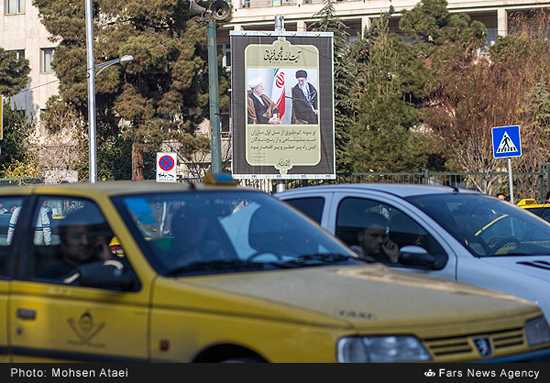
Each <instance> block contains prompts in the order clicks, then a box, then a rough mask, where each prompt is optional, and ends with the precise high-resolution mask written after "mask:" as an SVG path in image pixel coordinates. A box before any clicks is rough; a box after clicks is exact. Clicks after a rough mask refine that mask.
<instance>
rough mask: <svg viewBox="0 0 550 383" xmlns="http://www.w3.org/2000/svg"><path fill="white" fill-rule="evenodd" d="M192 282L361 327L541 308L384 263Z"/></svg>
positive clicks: (448, 320) (498, 315)
mask: <svg viewBox="0 0 550 383" xmlns="http://www.w3.org/2000/svg"><path fill="white" fill-rule="evenodd" d="M181 279H184V278H181ZM185 279H186V281H187V282H190V281H189V280H188V279H187V278H185ZM192 284H193V285H194V286H195V287H198V286H200V287H202V288H208V289H215V290H218V291H220V292H224V293H228V294H231V295H235V294H237V295H239V296H242V297H244V298H249V299H253V300H257V299H261V300H262V301H263V302H265V301H268V302H271V303H272V304H273V305H277V306H281V305H283V306H290V307H291V308H293V309H299V310H302V311H304V310H305V311H308V312H309V313H317V314H321V315H323V316H325V317H327V316H330V317H332V319H333V320H334V319H340V320H345V321H348V322H352V323H353V325H354V326H355V327H357V328H361V327H364V326H365V325H368V326H376V325H377V324H379V325H383V326H388V325H389V326H391V325H394V324H395V323H397V322H399V323H401V324H403V323H404V322H405V323H407V324H410V325H411V326H412V325H430V324H435V323H439V324H441V323H446V324H449V325H451V324H456V323H462V324H464V323H465V322H472V321H487V320H489V319H491V318H492V320H496V319H497V318H498V319H502V318H503V316H508V315H510V314H525V313H526V312H530V313H534V312H540V311H539V309H538V307H536V306H535V305H534V304H532V303H528V301H526V300H523V299H521V298H516V297H512V296H510V295H506V294H503V293H500V292H496V291H493V290H486V289H482V288H479V287H474V286H470V285H466V284H461V283H456V282H452V281H447V280H443V279H438V278H431V277H419V276H416V275H412V274H410V273H408V272H400V271H396V270H391V269H389V268H388V267H386V266H384V265H382V264H374V265H363V266H341V267H327V266H325V267H309V268H301V269H295V270H283V271H270V272H262V273H236V274H231V275H228V274H223V275H216V276H207V277H193V278H192ZM236 310H237V309H236ZM521 325H522V324H521Z"/></svg>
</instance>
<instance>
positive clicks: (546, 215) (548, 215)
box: [541, 208, 550, 222]
mask: <svg viewBox="0 0 550 383" xmlns="http://www.w3.org/2000/svg"><path fill="white" fill-rule="evenodd" d="M541 218H542V219H544V220H546V221H548V222H550V209H548V208H546V209H544V211H543V212H542V215H541Z"/></svg>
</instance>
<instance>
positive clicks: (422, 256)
mask: <svg viewBox="0 0 550 383" xmlns="http://www.w3.org/2000/svg"><path fill="white" fill-rule="evenodd" d="M398 262H399V263H400V264H401V265H403V266H410V267H417V268H420V269H430V268H432V267H433V266H434V264H435V257H434V256H433V255H431V254H429V253H428V252H427V251H426V249H424V248H422V247H420V246H416V245H410V246H403V247H402V248H401V249H400V250H399V258H398Z"/></svg>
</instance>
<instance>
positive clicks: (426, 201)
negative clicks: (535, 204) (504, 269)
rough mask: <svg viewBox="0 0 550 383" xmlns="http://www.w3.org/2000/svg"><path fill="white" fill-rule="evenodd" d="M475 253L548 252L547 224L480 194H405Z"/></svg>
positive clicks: (508, 204)
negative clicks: (412, 195)
mask: <svg viewBox="0 0 550 383" xmlns="http://www.w3.org/2000/svg"><path fill="white" fill-rule="evenodd" d="M407 200H408V201H409V202H411V203H412V204H414V205H415V206H417V207H418V208H420V209H421V210H423V211H424V212H425V213H426V214H428V215H429V216H430V217H431V218H433V219H434V220H435V221H437V223H439V224H440V225H441V226H442V227H443V228H444V229H445V230H446V231H447V232H449V233H450V234H451V235H452V236H453V237H455V238H456V239H457V240H458V241H460V242H461V243H462V244H464V246H466V248H468V249H469V250H470V252H471V253H472V254H473V255H475V256H478V257H487V256H518V255H541V254H550V224H549V223H548V222H546V221H544V220H542V219H540V218H538V217H537V216H535V215H534V214H531V213H529V212H527V211H525V210H524V209H522V208H519V207H517V206H515V205H513V204H511V203H509V202H505V201H501V200H498V199H496V198H494V197H490V196H486V195H482V194H465V193H453V194H439V195H424V196H415V197H409V198H407Z"/></svg>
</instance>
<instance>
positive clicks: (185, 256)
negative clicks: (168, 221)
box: [172, 203, 226, 267]
mask: <svg viewBox="0 0 550 383" xmlns="http://www.w3.org/2000/svg"><path fill="white" fill-rule="evenodd" d="M209 212H210V210H209V209H208V208H207V207H206V206H204V205H203V206H199V204H198V203H197V204H193V205H191V204H189V203H187V204H185V205H183V206H182V207H181V208H180V209H179V210H178V211H176V213H175V214H174V216H173V218H172V234H173V236H174V248H175V250H176V251H177V254H178V257H179V259H178V261H177V263H178V264H177V265H176V267H178V266H185V265H188V264H190V263H194V262H208V261H212V260H223V259H225V258H226V256H225V253H224V251H223V248H222V245H221V244H220V242H219V241H217V240H215V239H216V230H215V228H214V227H213V225H212V224H211V223H210V221H211V220H214V219H215V218H214V217H212V216H211V215H210V214H209Z"/></svg>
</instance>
